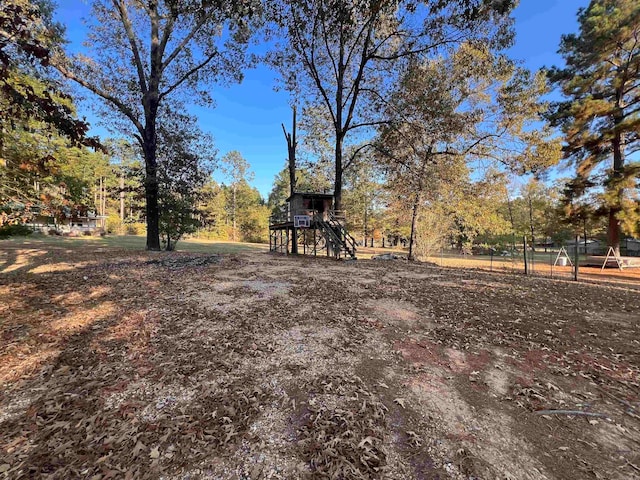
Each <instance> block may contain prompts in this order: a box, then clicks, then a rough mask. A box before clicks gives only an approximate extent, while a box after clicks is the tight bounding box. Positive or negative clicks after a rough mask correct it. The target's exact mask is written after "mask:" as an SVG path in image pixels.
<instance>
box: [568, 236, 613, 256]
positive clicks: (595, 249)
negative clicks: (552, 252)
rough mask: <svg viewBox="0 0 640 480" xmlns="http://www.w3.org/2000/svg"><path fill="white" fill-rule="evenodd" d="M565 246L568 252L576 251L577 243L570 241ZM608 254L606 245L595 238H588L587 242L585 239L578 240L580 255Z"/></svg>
mask: <svg viewBox="0 0 640 480" xmlns="http://www.w3.org/2000/svg"><path fill="white" fill-rule="evenodd" d="M564 246H565V247H566V248H567V250H570V251H575V248H576V241H575V240H568V241H566V242H565V244H564ZM605 253H606V245H605V244H604V243H603V242H601V241H600V240H596V239H593V238H588V239H587V240H586V242H585V240H584V239H579V240H578V254H584V255H599V254H602V255H604V254H605Z"/></svg>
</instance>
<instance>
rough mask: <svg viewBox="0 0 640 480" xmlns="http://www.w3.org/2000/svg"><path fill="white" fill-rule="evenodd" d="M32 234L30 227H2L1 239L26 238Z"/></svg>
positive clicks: (0, 228) (0, 230) (0, 231)
mask: <svg viewBox="0 0 640 480" xmlns="http://www.w3.org/2000/svg"><path fill="white" fill-rule="evenodd" d="M32 233H33V231H32V230H31V229H30V228H29V227H27V226H26V225H21V224H15V225H2V226H1V227H0V238H9V237H26V236H27V235H31V234H32Z"/></svg>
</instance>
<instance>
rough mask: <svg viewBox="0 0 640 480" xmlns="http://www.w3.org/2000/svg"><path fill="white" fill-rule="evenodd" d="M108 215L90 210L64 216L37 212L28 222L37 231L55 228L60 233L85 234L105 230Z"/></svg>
mask: <svg viewBox="0 0 640 480" xmlns="http://www.w3.org/2000/svg"><path fill="white" fill-rule="evenodd" d="M106 219H107V217H106V216H104V215H97V214H96V213H95V212H92V211H88V212H86V214H85V215H75V214H72V213H69V214H67V215H65V216H64V217H62V218H55V217H54V216H52V215H46V214H44V213H36V214H35V215H33V216H32V218H31V221H30V222H29V223H26V225H27V226H28V227H31V229H32V230H33V231H35V232H42V233H49V232H50V231H51V230H55V231H56V232H58V233H63V234H64V233H69V234H73V233H76V234H85V233H87V232H88V233H93V232H98V231H101V230H105V227H106Z"/></svg>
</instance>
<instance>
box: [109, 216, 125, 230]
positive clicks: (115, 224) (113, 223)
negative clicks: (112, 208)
mask: <svg viewBox="0 0 640 480" xmlns="http://www.w3.org/2000/svg"><path fill="white" fill-rule="evenodd" d="M106 227H107V232H108V233H115V234H116V235H122V234H123V233H124V231H125V228H124V225H123V224H122V222H121V221H120V215H118V214H114V213H112V214H111V215H109V216H108V217H107V225H106Z"/></svg>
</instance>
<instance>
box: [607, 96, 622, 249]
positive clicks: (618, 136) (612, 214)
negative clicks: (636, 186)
mask: <svg viewBox="0 0 640 480" xmlns="http://www.w3.org/2000/svg"><path fill="white" fill-rule="evenodd" d="M622 96H623V94H622V91H620V90H618V92H616V105H617V108H618V111H617V112H616V114H615V115H614V119H613V124H614V135H613V140H612V141H611V143H612V146H613V172H612V173H611V176H612V179H613V188H615V189H617V192H615V194H616V202H615V204H614V205H611V206H609V227H608V229H607V244H608V246H609V247H613V250H614V251H615V253H616V255H620V221H619V220H618V218H617V215H618V213H620V211H621V210H622V199H623V195H624V191H623V188H622V187H621V186H620V185H619V183H618V182H619V181H620V180H621V179H622V176H623V172H622V168H623V167H624V138H623V134H622V133H620V131H619V130H618V128H617V127H618V125H619V124H621V123H622V122H623V121H624V111H623V110H622V108H621V107H620V105H621V103H622Z"/></svg>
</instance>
